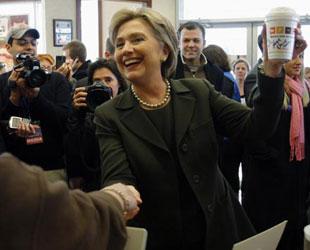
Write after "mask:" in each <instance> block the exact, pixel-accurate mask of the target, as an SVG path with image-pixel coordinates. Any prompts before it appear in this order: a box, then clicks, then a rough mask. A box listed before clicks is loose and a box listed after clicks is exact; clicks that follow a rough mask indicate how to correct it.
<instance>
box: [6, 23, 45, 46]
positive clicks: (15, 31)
mask: <svg viewBox="0 0 310 250" xmlns="http://www.w3.org/2000/svg"><path fill="white" fill-rule="evenodd" d="M26 33H27V34H29V35H31V36H32V37H33V38H35V39H38V38H40V33H39V31H37V30H36V29H32V28H27V27H17V28H12V29H11V30H9V32H8V34H7V36H6V39H5V42H6V43H8V42H9V41H10V39H21V38H22V37H23V36H24V35H25V34H26Z"/></svg>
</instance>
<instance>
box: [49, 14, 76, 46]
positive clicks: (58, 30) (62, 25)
mask: <svg viewBox="0 0 310 250" xmlns="http://www.w3.org/2000/svg"><path fill="white" fill-rule="evenodd" d="M53 34H54V46H55V47H62V46H63V45H65V44H67V43H68V42H71V41H72V37H73V36H72V20H70V19H53Z"/></svg>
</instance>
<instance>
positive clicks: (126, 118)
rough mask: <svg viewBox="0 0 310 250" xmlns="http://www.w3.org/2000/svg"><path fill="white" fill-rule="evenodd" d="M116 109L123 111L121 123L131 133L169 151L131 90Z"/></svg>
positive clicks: (121, 99)
mask: <svg viewBox="0 0 310 250" xmlns="http://www.w3.org/2000/svg"><path fill="white" fill-rule="evenodd" d="M116 108H117V109H119V110H122V112H123V115H121V121H122V122H123V123H124V125H125V126H126V127H127V128H128V129H129V130H130V131H131V132H133V133H134V134H136V135H137V136H138V137H140V138H142V139H144V140H146V141H148V142H149V143H151V144H153V145H155V146H157V147H159V148H161V149H163V150H165V151H169V149H168V148H167V145H166V143H165V142H164V140H163V139H162V137H161V135H160V134H159V133H158V131H157V129H156V128H155V126H154V125H153V124H152V122H151V121H150V120H149V118H148V117H147V115H146V114H145V113H144V111H143V110H142V109H141V108H140V106H139V104H138V103H137V101H136V100H135V99H134V97H133V95H132V94H131V92H130V91H129V90H128V91H126V92H125V93H124V94H123V95H122V98H120V101H119V102H118V103H117V105H116Z"/></svg>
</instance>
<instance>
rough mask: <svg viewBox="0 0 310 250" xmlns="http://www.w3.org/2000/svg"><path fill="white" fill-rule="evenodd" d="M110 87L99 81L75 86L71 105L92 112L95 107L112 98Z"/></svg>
mask: <svg viewBox="0 0 310 250" xmlns="http://www.w3.org/2000/svg"><path fill="white" fill-rule="evenodd" d="M112 96H113V94H112V89H111V88H109V87H107V86H105V85H104V83H102V82H100V81H95V82H94V83H93V84H92V85H90V86H86V87H79V88H76V89H75V91H74V95H73V100H72V106H73V107H74V108H75V109H80V108H82V107H84V108H87V109H88V111H90V112H94V111H95V109H96V107H97V106H99V105H100V104H102V103H104V102H106V101H108V100H110V99H111V98H112Z"/></svg>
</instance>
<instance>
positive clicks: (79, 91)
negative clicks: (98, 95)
mask: <svg viewBox="0 0 310 250" xmlns="http://www.w3.org/2000/svg"><path fill="white" fill-rule="evenodd" d="M86 96H87V92H86V89H85V87H79V88H76V89H75V91H74V95H73V100H72V106H73V108H75V109H79V108H81V107H87V104H86Z"/></svg>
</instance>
